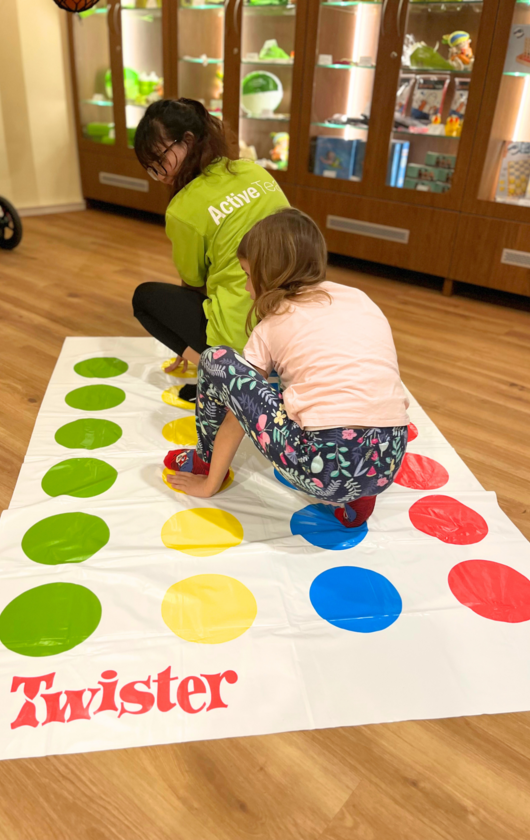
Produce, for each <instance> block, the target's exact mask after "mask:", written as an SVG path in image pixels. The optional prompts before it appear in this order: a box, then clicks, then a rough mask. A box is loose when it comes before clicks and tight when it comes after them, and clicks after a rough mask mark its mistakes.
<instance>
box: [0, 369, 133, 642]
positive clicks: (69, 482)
mask: <svg viewBox="0 0 530 840" xmlns="http://www.w3.org/2000/svg"><path fill="white" fill-rule="evenodd" d="M74 370H75V372H76V373H78V374H79V375H80V376H84V377H87V378H98V379H108V378H110V377H113V376H120V375H121V374H122V373H125V371H126V370H128V365H127V364H126V362H124V361H122V360H121V359H116V358H113V357H112V358H111V357H104V358H93V359H85V360H84V361H82V362H78V363H77V364H76V365H75V366H74ZM65 400H66V403H67V404H68V405H69V406H71V407H72V408H77V409H80V410H82V411H103V410H105V409H109V408H114V407H115V406H117V405H120V403H122V402H123V401H124V400H125V392H124V391H123V390H122V389H121V388H115V387H114V386H111V385H88V386H86V387H83V388H76V389H75V390H74V391H70V393H69V394H67V395H66V397H65ZM122 434H123V432H122V429H121V428H120V426H118V425H117V423H112V422H110V421H109V420H100V419H96V418H84V419H81V420H75V421H74V422H72V423H67V424H66V425H64V426H62V427H61V428H60V429H58V431H57V432H56V434H55V440H56V441H57V443H59V444H60V445H61V446H64V447H66V448H68V449H98V448H102V447H105V446H111V445H112V444H113V443H116V441H117V440H119V439H120V437H121V436H122ZM116 477H117V471H116V470H115V469H114V468H113V467H111V466H110V464H107V463H105V461H100V460H98V459H96V458H71V459H69V460H67V461H62V462H61V463H59V464H55V465H54V466H53V467H51V469H49V470H48V472H47V473H46V475H45V476H44V478H43V480H42V488H43V490H44V491H45V492H46V493H47V494H48V495H49V496H52V497H54V496H60V495H69V496H74V497H78V498H88V497H90V496H97V495H100V494H101V493H104V492H105V491H106V490H108V489H109V487H112V485H113V484H114V482H115V480H116ZM109 538H110V531H109V527H108V525H107V523H106V522H105V521H104V520H103V519H101V518H100V517H99V516H94V515H93V514H88V513H81V512H75V513H60V514H57V515H55V516H49V517H47V518H46V519H42V520H41V521H40V522H37V523H36V524H35V525H33V526H32V527H31V528H29V529H28V531H26V533H25V534H24V537H23V539H22V550H23V551H24V553H25V555H26V556H27V557H28V558H29V559H30V560H32V561H33V562H35V563H42V564H44V565H47V566H57V565H62V564H67V563H83V562H84V561H85V560H88V559H89V557H92V556H93V555H94V554H95V553H96V552H98V551H100V549H102V548H103V547H104V546H105V545H106V544H107V543H108V541H109ZM101 615H102V607H101V602H100V600H99V598H98V597H97V595H95V593H94V592H92V591H91V590H90V589H88V588H87V587H86V586H81V585H80V584H76V583H65V582H54V583H47V584H44V585H43V586H36V587H33V588H32V589H28V590H27V591H25V592H22V593H21V594H20V595H18V596H17V597H16V598H13V599H12V600H11V601H10V602H9V603H8V604H7V606H6V607H5V608H4V610H3V611H2V613H1V614H0V641H1V642H2V643H3V644H4V646H5V647H6V648H8V649H9V650H12V651H13V652H15V653H18V654H21V655H23V656H35V657H40V656H52V655H55V654H59V653H64V652H65V651H67V650H71V649H72V648H74V647H76V646H77V645H79V644H81V642H84V641H85V639H87V638H88V637H89V636H91V635H92V633H93V632H94V631H95V630H96V628H97V626H98V625H99V622H100V620H101Z"/></svg>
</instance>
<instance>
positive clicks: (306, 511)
mask: <svg viewBox="0 0 530 840" xmlns="http://www.w3.org/2000/svg"><path fill="white" fill-rule="evenodd" d="M291 533H292V534H300V536H302V537H303V538H304V540H307V542H308V543H311V545H316V546H318V548H327V549H329V550H331V551H344V549H346V548H353V547H354V546H355V545H358V544H359V543H360V542H362V541H363V540H364V538H365V536H366V535H367V533H368V526H367V524H366V522H363V524H362V525H359V526H358V527H357V528H346V526H345V525H343V524H342V522H339V520H338V519H337V518H336V516H335V514H334V513H333V508H332V507H328V506H327V505H308V506H307V507H305V508H302V510H297V511H296V513H294V514H293V515H292V517H291Z"/></svg>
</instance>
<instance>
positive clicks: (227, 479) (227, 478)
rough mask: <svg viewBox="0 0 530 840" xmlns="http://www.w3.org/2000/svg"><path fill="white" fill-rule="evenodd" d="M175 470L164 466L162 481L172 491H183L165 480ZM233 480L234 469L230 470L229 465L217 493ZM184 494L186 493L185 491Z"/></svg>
mask: <svg viewBox="0 0 530 840" xmlns="http://www.w3.org/2000/svg"><path fill="white" fill-rule="evenodd" d="M175 472H176V471H175V470H168V468H167V467H164V471H163V473H162V481H163V482H164V484H165V485H166V487H169V489H170V490H173V492H174V493H184V490H177V488H176V487H173V486H172V485H171V484H170V483H169V481H168V480H167V477H168V475H175ZM233 480H234V471H233V470H232V468H231V467H230V469H229V470H228V475H227V476H226V478H225V480H224V481H223V483H222V484H221V486H220V488H219V490H218V491H217V493H221V492H222V491H223V490H226V488H227V487H230V485H231V484H232V482H233ZM185 495H188V494H187V493H186V494H185Z"/></svg>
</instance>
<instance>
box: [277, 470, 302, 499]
mask: <svg viewBox="0 0 530 840" xmlns="http://www.w3.org/2000/svg"><path fill="white" fill-rule="evenodd" d="M274 477H275V478H277V479H278V481H279V482H280V484H285V486H286V487H290V488H291V490H298V487H295V486H294V484H291V482H290V481H287V479H286V478H284V477H283V475H282V474H281V472H278V470H277V469H276V467H275V468H274ZM298 492H299V493H300V492H301V490H298Z"/></svg>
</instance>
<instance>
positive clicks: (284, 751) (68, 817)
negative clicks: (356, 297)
mask: <svg viewBox="0 0 530 840" xmlns="http://www.w3.org/2000/svg"><path fill="white" fill-rule="evenodd" d="M350 265H351V264H350ZM380 274H383V275H384V274H386V275H388V276H387V277H385V276H377V274H375V275H374V274H373V273H372V276H370V275H369V274H366V273H359V272H358V271H352V270H350V269H348V268H347V267H346V261H345V260H342V261H341V260H336V261H335V265H334V266H333V267H332V268H331V269H330V279H333V280H338V281H340V282H346V283H354V284H355V285H356V286H359V287H360V288H362V289H363V290H364V291H366V292H367V293H368V294H369V295H370V296H371V297H372V298H373V299H374V300H375V301H376V302H377V303H378V304H379V305H380V306H381V308H382V309H383V311H384V312H385V313H386V315H387V316H388V318H389V320H390V322H391V324H392V327H393V330H394V337H395V341H396V345H397V348H398V353H399V359H400V365H401V372H402V377H403V379H404V381H405V382H406V384H407V385H408V387H409V388H410V390H411V391H412V392H413V393H414V395H415V396H416V397H417V399H418V400H419V401H420V403H421V404H422V405H423V407H424V408H425V409H426V411H427V412H428V413H429V415H430V416H431V418H432V419H433V420H434V422H435V423H436V424H437V426H438V427H439V428H440V429H441V431H442V432H443V434H444V435H445V436H446V437H447V438H448V440H449V442H450V443H451V444H452V445H453V446H454V447H455V448H456V449H457V451H458V453H459V454H460V455H461V456H462V458H463V459H464V461H465V462H466V463H467V464H468V466H469V467H470V468H471V469H472V471H473V472H474V474H475V475H476V476H477V478H478V479H479V480H480V481H481V483H482V484H483V485H484V487H485V488H486V489H488V490H495V491H496V492H497V494H498V498H499V502H500V505H501V507H502V508H503V510H504V511H505V512H506V513H507V514H508V516H509V517H510V518H511V519H512V520H513V522H515V524H516V525H517V526H518V527H519V528H520V529H521V531H522V532H523V533H524V534H525V535H526V536H527V537H528V538H529V539H530V492H529V485H530V482H529V479H528V476H529V473H530V312H529V309H530V307H525V306H524V303H522V305H521V308H520V309H516V308H510V307H509V306H507V305H496V304H494V303H492V302H483V301H482V300H479V299H472V298H469V297H460V296H455V297H452V298H444V297H442V295H441V294H440V290H439V289H440V284H438V283H435V284H434V285H433V284H430V285H429V283H428V282H423V284H422V285H412V284H410V283H408V282H405V280H404V275H403V274H401V275H400V277H398V276H397V275H396V277H395V278H394V279H389V276H390V275H391V272H389V271H383V272H380ZM174 278H175V274H174V271H173V268H172V265H171V259H170V247H169V243H168V241H167V240H166V238H165V234H164V230H163V227H161V226H158V225H156V224H153V223H149V222H146V221H140V220H138V219H135V218H128V217H125V216H116V215H111V214H109V213H103V212H101V211H96V210H89V211H86V212H83V213H73V214H69V215H62V216H60V215H58V216H44V217H39V218H32V219H26V220H25V237H24V240H23V243H22V245H21V246H20V247H19V248H18V249H17V250H16V251H14V252H13V253H4V252H0V350H1V366H0V387H1V393H0V448H1V459H2V467H3V469H2V470H1V478H0V482H1V483H0V506H2V507H6V506H7V505H8V504H9V500H10V497H11V493H12V490H13V487H14V485H15V481H16V478H17V475H18V471H19V469H20V465H21V463H22V460H23V458H24V454H25V452H26V448H27V446H28V442H29V438H30V434H31V430H32V427H33V423H34V421H35V418H36V416H37V412H38V409H39V405H40V402H41V400H42V397H43V395H44V391H45V389H46V385H47V383H48V380H49V378H50V375H51V372H52V369H53V366H54V364H55V361H56V359H57V356H58V354H59V351H60V349H61V344H62V341H63V338H64V337H65V336H68V335H143V334H144V333H143V331H142V329H141V328H140V327H139V325H137V324H136V322H135V321H134V320H133V317H132V313H131V306H130V298H131V294H132V292H133V289H134V287H135V286H136V285H137V284H138V283H139V282H142V281H143V280H156V279H158V280H165V281H172V280H174ZM419 279H420V280H421V278H419ZM504 303H505V304H506V300H504ZM512 303H513V304H517V301H512ZM332 352H333V348H332V347H330V354H332ZM0 838H1V840H247V838H248V840H317V838H318V840H525V838H530V713H529V714H517V715H516V714H512V715H498V716H490V717H475V718H459V719H454V720H445V721H443V720H441V721H426V722H419V723H418V722H416V723H396V724H384V725H378V726H359V727H355V728H350V729H330V730H323V731H318V732H298V733H291V734H285V735H272V736H266V737H255V738H241V739H232V740H226V741H212V742H199V743H191V744H183V745H174V746H164V747H152V748H146V749H135V750H123V751H115V752H102V753H90V754H87V755H77V756H58V757H50V758H42V759H34V760H24V761H4V762H0Z"/></svg>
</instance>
